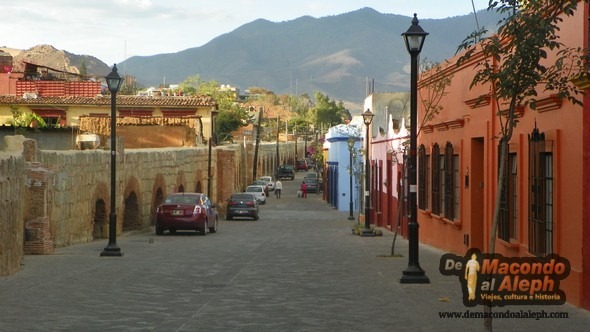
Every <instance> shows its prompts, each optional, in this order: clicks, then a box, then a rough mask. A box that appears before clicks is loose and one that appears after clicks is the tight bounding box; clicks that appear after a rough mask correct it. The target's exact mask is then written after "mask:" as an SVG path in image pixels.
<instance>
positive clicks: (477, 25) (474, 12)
mask: <svg viewBox="0 0 590 332" xmlns="http://www.w3.org/2000/svg"><path fill="white" fill-rule="evenodd" d="M471 7H473V16H475V26H476V27H477V31H479V20H478V19H477V12H476V11H475V3H474V2H473V0H471ZM476 38H477V37H476ZM475 42H476V43H477V40H475Z"/></svg>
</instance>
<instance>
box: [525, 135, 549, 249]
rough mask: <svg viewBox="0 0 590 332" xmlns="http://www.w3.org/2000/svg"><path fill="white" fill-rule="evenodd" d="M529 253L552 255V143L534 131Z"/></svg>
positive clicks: (531, 156)
mask: <svg viewBox="0 0 590 332" xmlns="http://www.w3.org/2000/svg"><path fill="white" fill-rule="evenodd" d="M529 199H530V202H529V217H528V223H529V252H530V253H532V254H534V255H536V256H538V257H544V256H546V255H548V254H551V253H553V226H554V225H553V142H552V141H546V140H545V134H544V133H541V132H539V130H538V128H535V129H534V130H533V132H532V133H531V134H530V135H529Z"/></svg>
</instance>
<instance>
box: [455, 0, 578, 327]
mask: <svg viewBox="0 0 590 332" xmlns="http://www.w3.org/2000/svg"><path fill="white" fill-rule="evenodd" d="M578 2H579V1H578V0H552V1H541V0H528V1H518V0H490V1H489V6H488V10H496V11H497V12H499V13H502V14H510V15H509V16H507V17H506V18H504V19H503V20H502V21H501V22H500V23H501V27H500V29H499V30H498V33H497V34H495V35H492V36H488V37H482V36H485V34H486V33H487V31H486V30H485V29H480V30H479V31H475V32H473V33H472V34H471V35H470V36H468V37H467V38H466V39H465V40H464V41H463V43H462V44H461V45H460V46H459V49H460V50H465V53H464V55H463V56H461V57H460V58H459V60H458V64H461V63H463V62H465V61H467V60H469V59H470V58H471V57H472V56H473V55H474V54H476V53H478V52H481V53H482V54H483V56H484V57H483V58H482V59H481V60H479V61H478V62H477V64H476V67H475V68H476V71H475V76H474V78H473V81H472V82H471V87H473V86H476V85H489V86H490V87H491V93H492V99H493V100H494V102H496V103H497V104H498V109H499V110H500V109H502V108H500V104H508V105H509V108H508V111H507V112H500V113H499V114H498V116H499V120H500V124H501V129H500V132H499V139H500V160H505V158H506V155H507V153H508V142H509V141H510V139H511V138H512V134H513V130H514V127H515V126H516V125H517V119H516V117H515V110H516V109H517V107H520V106H523V107H524V106H529V107H530V108H531V109H535V107H536V98H537V91H538V90H541V89H544V90H545V91H551V92H552V93H554V94H557V95H558V96H559V97H560V98H562V99H567V100H569V101H571V102H572V103H573V104H578V105H580V104H581V102H580V101H579V100H578V99H577V98H576V95H578V94H579V93H580V91H579V90H578V89H577V88H576V87H575V86H574V85H573V84H571V83H570V81H571V79H572V78H575V77H577V76H579V75H580V73H582V72H583V71H584V67H583V66H584V54H582V50H581V49H580V48H572V47H568V46H566V45H564V44H563V43H562V42H560V39H559V35H558V32H559V24H560V23H561V22H562V21H563V17H564V16H571V15H573V14H574V12H575V10H576V9H577V6H578ZM480 37H482V38H481V39H480ZM477 40H480V42H479V43H476V41H477ZM549 52H552V54H553V56H554V60H553V61H552V62H549V59H548V55H549ZM505 177H506V170H505V163H503V162H501V163H500V165H499V171H498V183H497V188H498V189H497V192H496V197H495V206H494V214H493V224H492V229H491V231H490V239H489V240H490V241H489V248H488V251H489V253H494V252H495V242H496V237H497V229H498V223H499V215H500V200H501V195H502V192H503V191H504V188H503V186H504V183H505V181H504V179H505ZM485 310H486V312H490V311H491V307H490V306H485ZM485 327H486V329H487V330H491V329H492V320H491V318H490V319H486V320H485Z"/></svg>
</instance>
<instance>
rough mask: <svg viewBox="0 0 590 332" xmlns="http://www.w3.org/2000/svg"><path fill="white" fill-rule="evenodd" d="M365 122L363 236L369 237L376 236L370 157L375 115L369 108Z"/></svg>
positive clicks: (365, 113)
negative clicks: (372, 204) (372, 208)
mask: <svg viewBox="0 0 590 332" xmlns="http://www.w3.org/2000/svg"><path fill="white" fill-rule="evenodd" d="M363 122H364V123H365V127H366V128H367V134H366V136H365V141H367V147H366V150H365V228H364V229H363V231H362V232H361V236H363V237H369V236H375V233H373V231H372V230H371V164H370V162H371V159H370V157H369V154H370V149H371V145H370V144H369V138H370V133H369V126H370V125H371V122H373V113H372V112H371V110H369V109H368V108H367V110H366V111H365V112H364V113H363Z"/></svg>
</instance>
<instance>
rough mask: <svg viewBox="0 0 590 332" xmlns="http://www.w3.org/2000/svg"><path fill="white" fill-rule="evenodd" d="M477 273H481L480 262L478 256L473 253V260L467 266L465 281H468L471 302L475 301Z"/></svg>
mask: <svg viewBox="0 0 590 332" xmlns="http://www.w3.org/2000/svg"><path fill="white" fill-rule="evenodd" d="M477 272H479V262H478V261H477V255H476V254H475V253H473V254H472V255H471V259H470V260H469V261H468V262H467V264H465V279H466V280H467V291H468V292H469V300H470V301H472V300H475V288H476V286H477Z"/></svg>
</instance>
